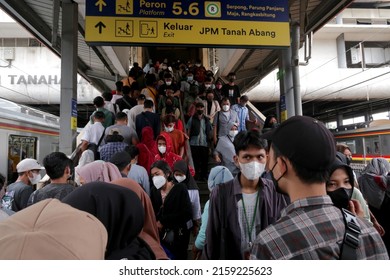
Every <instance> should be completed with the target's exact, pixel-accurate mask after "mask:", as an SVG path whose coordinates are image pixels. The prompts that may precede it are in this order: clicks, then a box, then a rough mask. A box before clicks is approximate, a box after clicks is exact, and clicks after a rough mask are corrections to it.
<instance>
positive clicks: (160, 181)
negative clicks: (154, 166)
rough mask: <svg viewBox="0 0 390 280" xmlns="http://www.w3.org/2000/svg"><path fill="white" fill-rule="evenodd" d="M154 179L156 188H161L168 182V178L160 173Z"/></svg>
mask: <svg viewBox="0 0 390 280" xmlns="http://www.w3.org/2000/svg"><path fill="white" fill-rule="evenodd" d="M152 181H153V185H154V186H155V187H156V189H161V188H162V187H163V186H164V185H165V183H166V182H167V179H165V177H164V176H162V175H160V176H154V177H153V179H152Z"/></svg>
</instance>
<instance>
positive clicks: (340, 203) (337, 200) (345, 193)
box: [327, 188, 353, 209]
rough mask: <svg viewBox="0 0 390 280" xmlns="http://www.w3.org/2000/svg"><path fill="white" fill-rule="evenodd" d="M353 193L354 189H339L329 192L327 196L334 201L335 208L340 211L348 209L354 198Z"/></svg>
mask: <svg viewBox="0 0 390 280" xmlns="http://www.w3.org/2000/svg"><path fill="white" fill-rule="evenodd" d="M352 191H353V189H346V188H338V189H337V190H335V191H332V192H327V194H328V195H329V196H330V198H331V199H332V202H333V204H334V206H336V207H337V208H340V209H341V208H344V209H348V206H349V201H350V200H351V197H352Z"/></svg>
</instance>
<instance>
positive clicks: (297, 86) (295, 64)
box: [291, 23, 302, 116]
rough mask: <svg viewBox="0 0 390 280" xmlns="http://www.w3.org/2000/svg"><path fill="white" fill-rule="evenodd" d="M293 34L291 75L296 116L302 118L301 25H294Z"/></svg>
mask: <svg viewBox="0 0 390 280" xmlns="http://www.w3.org/2000/svg"><path fill="white" fill-rule="evenodd" d="M291 28H292V30H291V31H292V32H291V53H292V57H291V73H292V79H293V85H294V108H295V115H297V116H302V97H301V77H300V75H299V38H300V32H299V24H298V23H294V24H293V25H292V27H291Z"/></svg>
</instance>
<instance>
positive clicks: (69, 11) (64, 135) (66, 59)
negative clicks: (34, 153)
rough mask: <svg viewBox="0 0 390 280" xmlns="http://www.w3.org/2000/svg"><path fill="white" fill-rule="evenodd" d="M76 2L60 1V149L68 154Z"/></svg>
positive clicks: (72, 144) (73, 114)
mask: <svg viewBox="0 0 390 280" xmlns="http://www.w3.org/2000/svg"><path fill="white" fill-rule="evenodd" d="M77 27H78V12H77V4H76V3H73V2H72V1H62V34H61V104H60V118H61V119H60V128H61V130H60V151H61V152H63V153H65V154H66V155H70V154H71V153H72V152H73V150H74V149H75V148H76V136H77Z"/></svg>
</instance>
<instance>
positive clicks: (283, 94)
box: [279, 48, 295, 121]
mask: <svg viewBox="0 0 390 280" xmlns="http://www.w3.org/2000/svg"><path fill="white" fill-rule="evenodd" d="M279 83H280V111H281V112H280V113H281V121H284V120H286V119H288V118H289V117H292V116H295V106H294V88H293V77H292V72H291V48H288V49H283V50H281V55H280V60H279Z"/></svg>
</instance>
